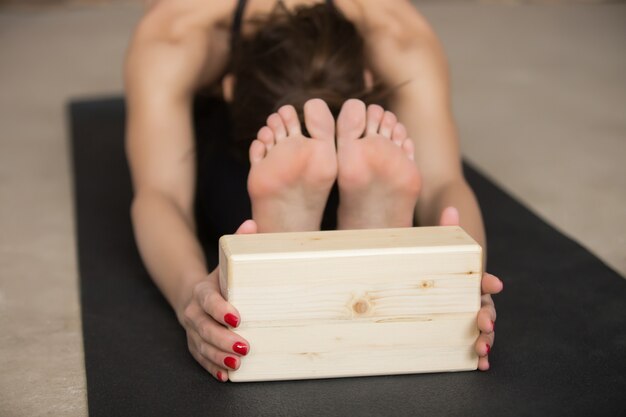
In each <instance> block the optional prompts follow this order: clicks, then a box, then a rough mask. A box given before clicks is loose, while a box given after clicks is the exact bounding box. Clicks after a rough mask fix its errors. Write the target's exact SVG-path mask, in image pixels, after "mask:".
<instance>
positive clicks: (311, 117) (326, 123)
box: [298, 98, 335, 143]
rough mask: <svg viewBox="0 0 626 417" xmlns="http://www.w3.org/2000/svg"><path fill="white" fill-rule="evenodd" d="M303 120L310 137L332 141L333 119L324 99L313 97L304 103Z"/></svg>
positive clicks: (333, 133) (333, 132) (333, 135)
mask: <svg viewBox="0 0 626 417" xmlns="http://www.w3.org/2000/svg"><path fill="white" fill-rule="evenodd" d="M304 122H305V124H306V129H307V130H308V131H309V133H310V134H311V138H312V139H320V140H325V141H329V142H333V143H334V141H335V119H334V118H333V114H332V113H331V112H330V109H329V108H328V105H327V104H326V102H325V101H324V100H320V99H319V98H314V99H312V100H309V101H307V102H306V103H304ZM298 129H299V128H298Z"/></svg>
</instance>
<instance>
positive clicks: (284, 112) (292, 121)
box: [278, 104, 301, 136]
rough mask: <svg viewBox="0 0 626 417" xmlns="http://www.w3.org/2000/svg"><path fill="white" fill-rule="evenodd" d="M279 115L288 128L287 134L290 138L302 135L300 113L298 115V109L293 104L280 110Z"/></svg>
mask: <svg viewBox="0 0 626 417" xmlns="http://www.w3.org/2000/svg"><path fill="white" fill-rule="evenodd" d="M278 114H279V115H280V117H281V119H282V120H283V124H284V125H285V126H286V128H287V134H288V135H289V136H292V135H293V136H295V135H299V134H301V131H300V120H298V113H296V109H295V108H294V107H293V106H292V105H291V104H287V105H285V106H282V107H281V108H280V109H278Z"/></svg>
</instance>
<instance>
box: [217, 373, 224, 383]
mask: <svg viewBox="0 0 626 417" xmlns="http://www.w3.org/2000/svg"><path fill="white" fill-rule="evenodd" d="M217 379H219V381H220V382H224V378H223V377H222V371H217Z"/></svg>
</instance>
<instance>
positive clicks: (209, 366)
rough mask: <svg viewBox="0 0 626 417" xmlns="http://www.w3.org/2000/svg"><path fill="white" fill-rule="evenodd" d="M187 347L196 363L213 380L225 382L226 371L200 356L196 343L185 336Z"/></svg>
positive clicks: (226, 378)
mask: <svg viewBox="0 0 626 417" xmlns="http://www.w3.org/2000/svg"><path fill="white" fill-rule="evenodd" d="M187 345H188V347H189V352H190V353H191V356H193V358H194V359H195V360H196V362H198V363H199V364H200V365H201V366H202V367H203V368H204V369H205V370H207V371H208V372H209V373H210V374H211V375H213V377H214V378H215V379H217V380H218V381H220V382H226V381H227V380H228V371H227V370H226V369H225V368H222V367H220V366H217V365H216V364H214V363H213V362H211V361H209V360H208V359H207V358H205V357H204V356H202V355H201V354H200V352H199V351H198V349H197V347H196V343H195V342H194V341H193V339H192V338H191V337H190V336H189V334H188V335H187Z"/></svg>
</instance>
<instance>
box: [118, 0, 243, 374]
mask: <svg viewBox="0 0 626 417" xmlns="http://www.w3.org/2000/svg"><path fill="white" fill-rule="evenodd" d="M219 3H220V5H219V6H218V5H216V6H215V7H213V6H212V8H210V10H206V7H204V8H203V9H202V8H199V7H198V8H197V10H198V11H194V10H196V9H194V8H193V7H191V6H193V2H192V1H188V0H181V1H180V2H167V1H162V2H161V3H158V4H156V5H155V6H154V7H153V8H152V9H151V10H150V11H149V12H148V14H147V15H146V17H144V18H143V20H142V21H141V22H140V23H139V25H138V27H137V29H136V32H135V34H134V36H133V38H132V41H131V44H130V47H129V50H128V54H127V58H126V65H125V84H126V98H127V109H128V121H127V130H126V151H127V156H128V160H129V164H130V169H131V174H132V180H133V187H134V198H133V202H132V208H131V216H132V223H133V227H134V231H135V236H136V240H137V244H138V246H139V251H140V253H141V256H142V259H143V261H144V263H145V265H146V267H147V269H148V271H149V273H150V275H151V277H152V279H153V280H154V282H155V283H156V285H157V286H158V287H159V288H160V290H161V291H162V292H163V294H164V296H165V297H166V298H167V300H168V302H169V303H170V305H171V306H172V308H173V309H174V310H175V311H176V313H177V316H178V318H179V320H180V321H181V324H182V325H183V326H184V327H185V329H186V331H187V336H188V342H189V348H190V351H191V353H192V354H193V356H194V357H195V358H196V359H197V360H198V362H200V363H201V364H202V365H203V366H204V367H205V368H206V369H207V370H209V371H210V372H212V373H213V374H214V375H215V376H216V377H218V378H219V379H220V380H223V379H224V377H223V376H221V375H219V374H218V372H222V375H226V374H227V372H226V369H224V363H223V359H224V357H225V355H226V354H227V353H230V352H232V349H233V348H232V346H233V344H234V342H236V341H241V338H239V337H238V336H237V335H236V334H234V333H233V332H231V331H230V330H227V329H225V328H224V327H223V325H225V324H226V321H225V318H224V317H225V314H227V313H231V314H234V315H235V316H239V315H238V313H237V311H236V309H235V308H234V307H233V306H231V305H230V304H228V303H227V302H226V301H225V300H224V299H223V298H222V297H221V295H219V284H218V282H219V281H218V277H217V272H213V273H211V274H209V273H208V271H207V266H206V262H205V259H204V256H203V253H202V250H201V248H200V245H199V243H198V241H197V238H196V235H195V224H194V217H193V198H194V195H193V194H194V180H195V156H194V140H193V129H192V120H191V117H192V115H191V111H192V98H193V93H194V91H195V89H196V88H197V87H198V86H199V85H202V84H203V83H206V82H208V81H212V80H213V79H215V78H217V76H219V74H220V73H221V71H222V70H223V66H224V64H225V62H226V54H225V52H226V51H227V50H226V49H225V48H223V47H222V46H220V45H221V43H220V40H219V36H221V35H220V30H219V29H216V26H217V25H218V23H219V22H220V19H221V17H222V16H225V15H226V14H227V13H230V12H231V10H232V9H229V8H234V3H233V1H224V2H219ZM243 231H244V232H246V231H247V232H250V231H254V227H253V226H250V225H248V226H246V227H244V230H243ZM230 355H231V356H235V355H233V354H232V353H230Z"/></svg>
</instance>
